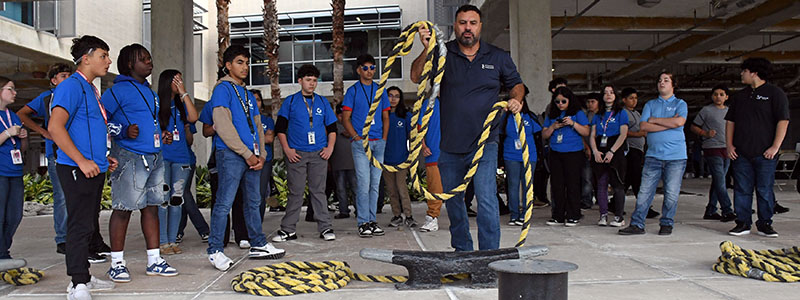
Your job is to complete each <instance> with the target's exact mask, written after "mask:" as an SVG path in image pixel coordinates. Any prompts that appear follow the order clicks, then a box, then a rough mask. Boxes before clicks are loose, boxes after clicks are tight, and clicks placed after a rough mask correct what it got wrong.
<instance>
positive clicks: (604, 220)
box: [597, 214, 608, 226]
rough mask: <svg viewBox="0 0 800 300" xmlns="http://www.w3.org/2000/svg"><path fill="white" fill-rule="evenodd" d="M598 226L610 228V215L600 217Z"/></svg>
mask: <svg viewBox="0 0 800 300" xmlns="http://www.w3.org/2000/svg"><path fill="white" fill-rule="evenodd" d="M597 225H598V226H608V215H607V214H602V215H600V220H598V221H597Z"/></svg>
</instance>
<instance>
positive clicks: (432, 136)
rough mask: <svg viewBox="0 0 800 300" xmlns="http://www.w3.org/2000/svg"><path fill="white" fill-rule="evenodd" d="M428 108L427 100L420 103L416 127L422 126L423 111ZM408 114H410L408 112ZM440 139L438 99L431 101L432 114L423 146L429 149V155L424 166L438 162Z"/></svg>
mask: <svg viewBox="0 0 800 300" xmlns="http://www.w3.org/2000/svg"><path fill="white" fill-rule="evenodd" d="M427 106H428V99H425V101H423V102H422V110H423V111H421V112H420V114H419V120H418V121H417V125H418V126H422V117H423V115H424V113H425V112H424V109H425V107H427ZM409 113H410V112H409ZM441 139H442V132H441V123H440V120H439V98H436V100H434V101H433V113H431V118H430V120H428V133H426V134H425V145H426V146H428V148H429V149H431V155H430V156H428V157H425V163H426V164H432V163H437V162H439V153H441V151H440V150H439V143H440V142H441Z"/></svg>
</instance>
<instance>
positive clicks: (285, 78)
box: [278, 63, 294, 83]
mask: <svg viewBox="0 0 800 300" xmlns="http://www.w3.org/2000/svg"><path fill="white" fill-rule="evenodd" d="M278 72H280V75H278V82H279V83H293V82H294V73H292V64H290V63H289V64H279V65H278Z"/></svg>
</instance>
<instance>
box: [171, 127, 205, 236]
mask: <svg viewBox="0 0 800 300" xmlns="http://www.w3.org/2000/svg"><path fill="white" fill-rule="evenodd" d="M185 126H186V129H185V130H184V131H185V132H186V148H188V149H189V161H190V162H189V166H191V167H192V170H191V171H190V172H189V179H188V180H186V186H185V187H184V188H183V190H184V191H190V190H191V188H192V180H193V179H194V177H195V175H194V174H195V171H196V170H197V156H196V155H195V154H194V150H192V144H193V143H194V135H195V134H196V133H197V127H196V124H195V123H189V124H186V125H185ZM189 219H191V220H192V225H194V229H195V230H197V234H198V235H200V240H201V241H203V242H208V233H209V230H210V229H209V228H208V222H206V219H205V217H203V213H201V212H200V209H198V208H197V202H196V201H195V199H194V196H193V195H192V193H183V210H182V212H181V222H180V224H178V237H177V238H176V239H175V241H176V242H177V243H178V244H180V243H181V242H182V241H183V229H184V228H186V221H187V220H189Z"/></svg>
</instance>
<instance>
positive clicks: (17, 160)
mask: <svg viewBox="0 0 800 300" xmlns="http://www.w3.org/2000/svg"><path fill="white" fill-rule="evenodd" d="M11 160H12V161H13V162H14V164H15V165H21V164H22V151H19V149H12V150H11Z"/></svg>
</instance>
